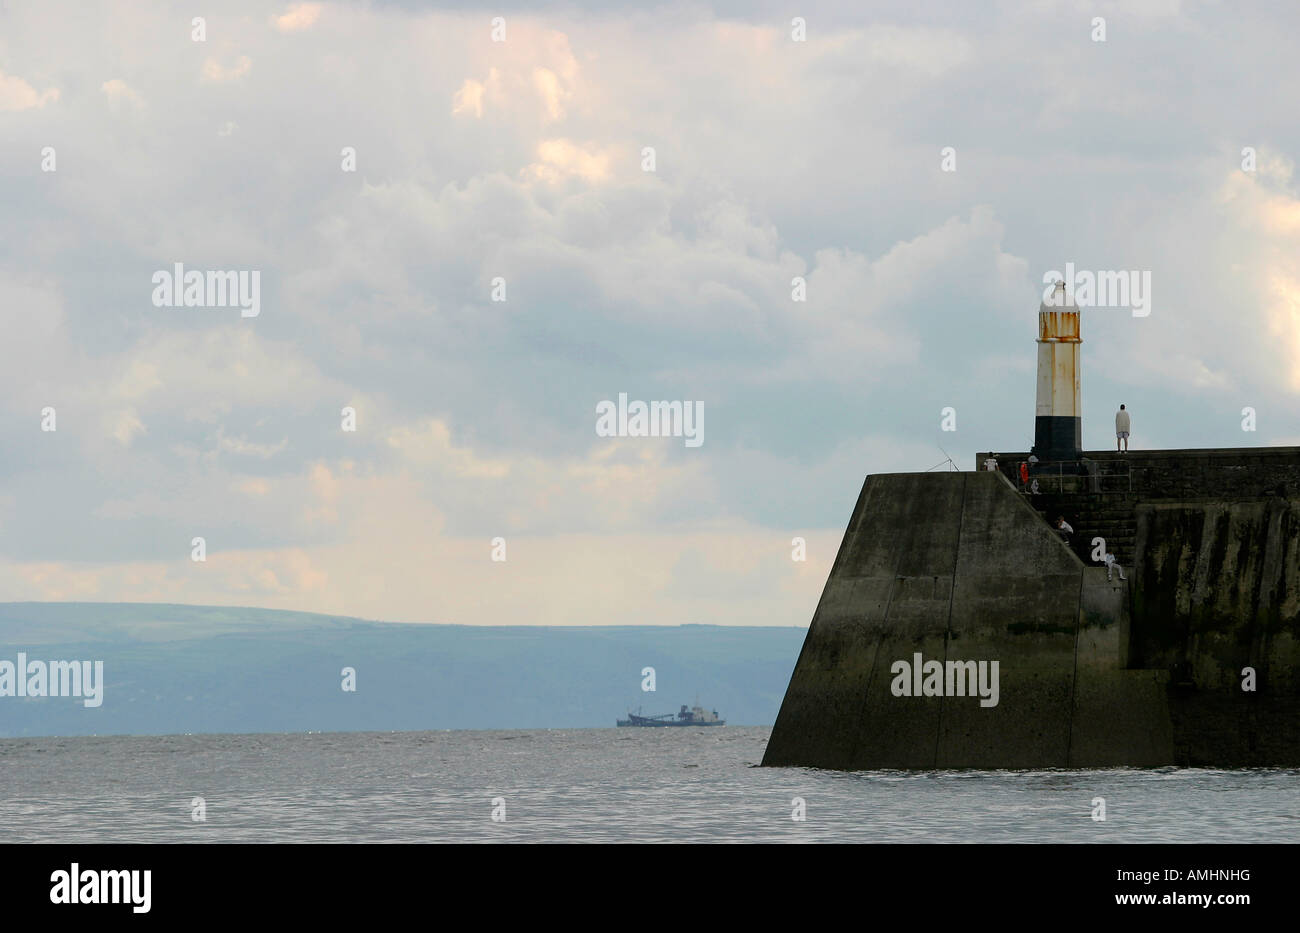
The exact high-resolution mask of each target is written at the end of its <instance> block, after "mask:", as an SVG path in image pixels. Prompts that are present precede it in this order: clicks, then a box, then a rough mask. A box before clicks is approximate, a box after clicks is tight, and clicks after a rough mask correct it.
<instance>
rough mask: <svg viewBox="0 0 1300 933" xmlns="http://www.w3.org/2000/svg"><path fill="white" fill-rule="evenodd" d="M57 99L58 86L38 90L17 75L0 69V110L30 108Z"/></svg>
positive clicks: (41, 105) (42, 105)
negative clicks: (7, 73) (8, 73)
mask: <svg viewBox="0 0 1300 933" xmlns="http://www.w3.org/2000/svg"><path fill="white" fill-rule="evenodd" d="M58 99H59V89H58V88H55V87H52V88H46V89H45V90H44V91H40V92H38V91H37V90H36V89H35V88H34V87H32V86H31V85H30V84H28V83H27V82H26V81H24V80H23V79H22V78H20V77H18V76H17V75H6V74H5V73H4V72H3V71H0V110H10V111H13V110H32V109H35V108H39V107H44V106H45V105H46V104H47V103H50V102H51V101H57V100H58Z"/></svg>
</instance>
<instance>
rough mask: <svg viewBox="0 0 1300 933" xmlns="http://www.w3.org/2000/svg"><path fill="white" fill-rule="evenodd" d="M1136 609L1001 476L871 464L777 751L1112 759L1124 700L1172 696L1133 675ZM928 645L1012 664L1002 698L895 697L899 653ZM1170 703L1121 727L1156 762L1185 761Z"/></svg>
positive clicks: (972, 762) (864, 756)
mask: <svg viewBox="0 0 1300 933" xmlns="http://www.w3.org/2000/svg"><path fill="white" fill-rule="evenodd" d="M1126 607H1127V599H1126V596H1125V590H1124V588H1123V587H1122V586H1121V585H1120V584H1119V583H1118V581H1116V582H1115V583H1113V584H1109V583H1107V582H1106V574H1105V571H1104V570H1100V569H1096V568H1087V567H1085V566H1084V565H1083V563H1082V562H1081V561H1080V560H1079V559H1078V558H1077V557H1076V556H1075V555H1074V554H1073V553H1072V552H1071V551H1070V549H1069V548H1068V547H1067V546H1066V545H1065V544H1064V543H1063V542H1062V541H1060V540H1059V539H1058V538H1057V536H1056V535H1055V534H1054V533H1053V532H1052V530H1051V529H1050V528H1049V527H1048V526H1047V524H1046V523H1045V522H1044V521H1043V520H1042V518H1041V517H1040V516H1039V515H1038V514H1037V513H1036V512H1034V511H1033V509H1031V508H1030V507H1029V506H1028V505H1027V504H1026V503H1025V502H1024V501H1023V500H1022V498H1021V497H1020V496H1019V495H1018V494H1017V493H1016V492H1015V490H1014V489H1012V488H1011V486H1010V485H1009V484H1008V483H1007V482H1006V480H1005V479H1004V478H1003V477H1002V476H1001V475H999V474H997V473H919V474H884V475H875V476H870V477H868V478H867V481H866V483H865V485H864V486H863V490H862V494H861V496H860V497H859V500H858V505H857V508H856V509H855V510H854V514H853V518H852V520H851V522H850V524H849V528H848V531H847V532H846V534H845V537H844V541H843V543H842V544H841V547H840V551H839V554H838V556H837V558H836V561H835V565H834V567H833V569H832V571H831V575H830V579H829V580H828V581H827V585H826V588H825V591H824V592H823V594H822V599H821V602H820V603H819V605H818V607H817V612H816V615H815V616H814V619H813V623H812V626H811V628H810V629H809V633H808V638H807V639H806V641H805V643H804V647H803V651H802V653H801V654H800V657H799V661H798V663H797V665H796V667H795V671H794V675H793V676H792V678H791V682H790V687H789V690H788V691H787V693H786V697H785V701H784V703H783V704H782V707H781V712H780V715H779V716H778V717H777V722H776V724H775V726H774V728H773V731H772V737H771V739H770V741H769V743H768V748H767V753H766V755H765V757H764V761H763V763H764V764H765V765H808V766H814V767H823V768H840V769H869V768H936V767H938V768H960V767H977V768H1030V767H1067V766H1069V765H1070V764H1071V763H1084V762H1086V763H1089V764H1094V763H1104V762H1106V761H1107V760H1108V754H1109V753H1108V752H1107V742H1106V741H1105V738H1104V737H1105V735H1106V734H1108V733H1109V732H1110V731H1112V730H1113V729H1114V728H1115V723H1114V721H1113V718H1112V714H1113V713H1114V710H1115V708H1116V706H1117V704H1118V705H1119V706H1120V707H1122V708H1128V706H1130V705H1136V706H1139V707H1141V708H1142V709H1147V710H1149V709H1150V707H1151V704H1149V703H1135V702H1134V701H1136V700H1137V698H1139V697H1144V696H1146V695H1147V694H1150V693H1152V692H1158V690H1156V689H1155V680H1154V679H1153V678H1152V677H1150V676H1146V677H1143V676H1141V675H1139V676H1137V677H1123V676H1121V670H1120V662H1121V657H1120V655H1121V633H1123V632H1126V631H1127V617H1126ZM917 652H920V653H921V654H922V656H923V658H924V659H925V660H939V661H945V662H946V661H948V660H950V659H951V660H963V661H966V660H969V661H981V660H983V661H997V662H998V664H999V698H998V704H997V706H994V707H984V706H981V705H980V700H979V698H978V697H971V696H965V697H955V696H954V697H924V696H921V697H916V696H913V697H898V696H894V695H893V693H892V692H891V689H890V686H891V683H892V681H893V675H892V674H891V665H892V664H893V663H894V662H895V661H899V660H907V661H911V660H912V659H913V657H914V655H915V654H916V653H917ZM1080 671H1081V672H1082V673H1081V674H1080V673H1079V672H1080ZM1076 688H1079V689H1076ZM1156 705H1157V707H1159V704H1156ZM1162 712H1165V711H1164V710H1163V708H1158V709H1156V710H1155V711H1154V712H1151V713H1150V715H1147V716H1142V717H1136V718H1135V716H1130V717H1128V718H1129V719H1130V720H1133V721H1131V722H1128V723H1127V724H1126V725H1125V726H1124V727H1123V728H1125V729H1127V731H1128V732H1129V733H1131V734H1132V738H1131V739H1130V744H1136V745H1139V746H1141V748H1140V751H1138V752H1135V754H1137V755H1138V756H1139V757H1141V758H1143V759H1144V761H1146V762H1150V763H1159V762H1162V761H1163V762H1166V763H1167V762H1168V761H1170V760H1171V757H1172V750H1171V747H1170V744H1169V741H1168V735H1167V732H1162V730H1161V728H1160V724H1159V715H1160V714H1161V713H1162ZM1081 718H1082V719H1084V720H1086V721H1084V722H1078V720H1080V719H1081ZM1167 721H1168V717H1167V713H1165V722H1166V723H1167ZM1076 727H1077V728H1076ZM1076 732H1077V735H1076Z"/></svg>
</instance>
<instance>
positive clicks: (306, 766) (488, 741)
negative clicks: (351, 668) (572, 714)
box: [0, 726, 1300, 843]
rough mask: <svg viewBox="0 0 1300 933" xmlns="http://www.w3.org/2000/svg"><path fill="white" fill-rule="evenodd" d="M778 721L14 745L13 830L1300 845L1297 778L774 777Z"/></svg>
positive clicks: (19, 837)
mask: <svg viewBox="0 0 1300 933" xmlns="http://www.w3.org/2000/svg"><path fill="white" fill-rule="evenodd" d="M770 732H771V730H770V728H768V727H752V728H750V727H740V728H738V727H732V726H723V727H713V728H673V729H554V730H551V729H548V730H526V731H512V730H497V731H481V732H476V731H453V732H368V733H365V732H345V733H301V734H280V735H170V736H144V737H122V736H109V737H78V738H22V739H2V740H0V841H2V842H32V843H101V842H102V843H122V842H164V843H178V842H180V843H190V842H324V843H331V842H337V843H356V842H376V843H383V842H407V843H409V842H468V843H474V842H523V843H533V842H622V843H630V842H733V843H739V842H801V843H813V842H917V843H971V842H1013V843H1019V842H1023V843H1040V842H1064V843H1089V842H1132V843H1158V842H1172V843H1203V842H1225V843H1227V842H1288V843H1289V842H1296V841H1298V840H1300V793H1298V790H1300V771H1296V770H1283V769H1252V770H1235V771H1220V770H1212V769H1178V768H1159V769H1114V770H1102V771H927V772H900V771H863V772H853V773H842V772H835V771H819V770H815V769H808V768H760V767H758V764H759V762H760V761H761V760H762V757H763V749H764V746H765V745H766V743H767V739H768V736H769V734H770ZM1101 816H1104V819H1101V818H1098V817H1101ZM200 817H201V819H200Z"/></svg>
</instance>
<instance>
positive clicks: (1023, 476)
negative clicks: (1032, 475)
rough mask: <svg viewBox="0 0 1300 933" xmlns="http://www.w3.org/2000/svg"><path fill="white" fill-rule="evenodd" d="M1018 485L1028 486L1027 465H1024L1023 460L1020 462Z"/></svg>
mask: <svg viewBox="0 0 1300 933" xmlns="http://www.w3.org/2000/svg"><path fill="white" fill-rule="evenodd" d="M1020 485H1021V486H1028V485H1029V464H1027V463H1025V461H1023V460H1021V461H1020Z"/></svg>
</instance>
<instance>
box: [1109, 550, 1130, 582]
mask: <svg viewBox="0 0 1300 933" xmlns="http://www.w3.org/2000/svg"><path fill="white" fill-rule="evenodd" d="M1112 567H1113V568H1114V569H1115V570H1116V571H1117V572H1118V573H1119V578H1120V579H1121V580H1127V579H1128V577H1126V576H1124V568H1123V567H1121V566H1120V565H1119V561H1117V560H1116V559H1115V555H1114V554H1111V553H1109V552H1107V554H1106V582H1107V583H1109V582H1111V576H1110V571H1111V568H1112Z"/></svg>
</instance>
